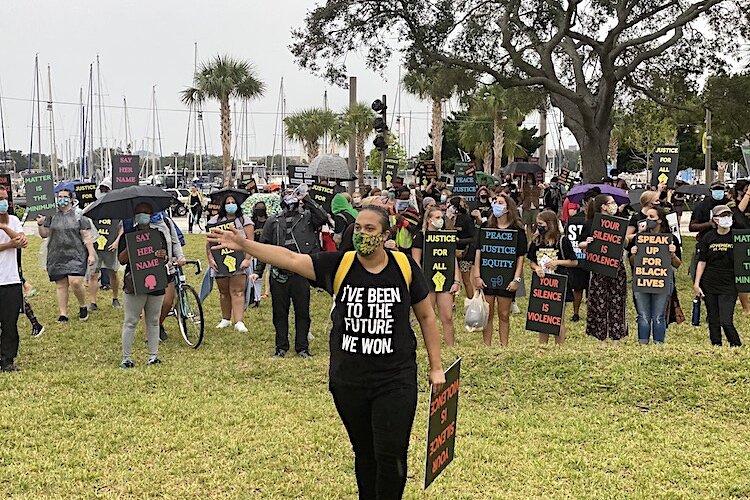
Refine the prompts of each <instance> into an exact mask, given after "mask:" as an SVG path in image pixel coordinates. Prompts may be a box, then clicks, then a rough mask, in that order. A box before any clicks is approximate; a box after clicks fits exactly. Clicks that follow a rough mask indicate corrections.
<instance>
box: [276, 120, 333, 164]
mask: <svg viewBox="0 0 750 500" xmlns="http://www.w3.org/2000/svg"><path fill="white" fill-rule="evenodd" d="M284 124H285V125H286V136H287V138H288V139H291V140H293V141H299V142H301V143H302V144H303V145H304V147H305V151H306V153H307V156H308V159H309V160H312V159H313V158H315V157H316V156H318V153H319V150H320V148H319V145H318V141H320V139H322V138H323V137H324V136H325V135H326V134H331V135H335V134H336V129H337V127H338V119H337V117H336V114H335V113H334V112H333V111H330V110H326V109H321V108H310V109H305V110H302V111H299V112H297V113H293V114H291V115H289V116H287V117H285V118H284Z"/></svg>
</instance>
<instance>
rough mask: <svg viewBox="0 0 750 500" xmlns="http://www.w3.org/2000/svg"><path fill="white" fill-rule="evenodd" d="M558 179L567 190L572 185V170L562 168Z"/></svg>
mask: <svg viewBox="0 0 750 500" xmlns="http://www.w3.org/2000/svg"><path fill="white" fill-rule="evenodd" d="M557 178H558V180H559V181H560V184H562V185H563V186H565V187H566V188H567V187H568V186H569V185H570V169H569V168H561V169H560V174H559V175H558V176H557Z"/></svg>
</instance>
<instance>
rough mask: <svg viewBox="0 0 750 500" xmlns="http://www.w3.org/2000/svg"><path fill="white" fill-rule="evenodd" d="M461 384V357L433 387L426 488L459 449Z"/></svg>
mask: <svg viewBox="0 0 750 500" xmlns="http://www.w3.org/2000/svg"><path fill="white" fill-rule="evenodd" d="M460 386H461V358H458V359H457V360H456V361H455V362H454V363H453V364H452V365H451V367H450V368H448V369H447V370H446V371H445V384H443V387H442V388H441V389H440V390H439V391H437V392H432V391H430V406H429V411H428V415H429V416H430V417H429V419H428V421H427V460H426V461H425V471H424V488H425V489H427V487H428V486H429V485H430V484H432V482H433V481H434V480H435V478H436V477H438V476H439V475H440V474H441V473H442V472H443V471H444V470H445V468H446V467H448V464H450V463H451V462H452V461H453V457H454V456H455V449H456V419H457V418H458V390H459V388H460Z"/></svg>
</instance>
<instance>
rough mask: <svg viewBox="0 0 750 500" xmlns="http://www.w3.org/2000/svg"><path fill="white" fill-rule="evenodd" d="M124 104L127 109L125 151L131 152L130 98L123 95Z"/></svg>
mask: <svg viewBox="0 0 750 500" xmlns="http://www.w3.org/2000/svg"><path fill="white" fill-rule="evenodd" d="M122 105H123V109H124V110H125V152H126V153H127V154H130V150H131V146H130V118H129V117H128V99H127V98H126V97H125V96H122Z"/></svg>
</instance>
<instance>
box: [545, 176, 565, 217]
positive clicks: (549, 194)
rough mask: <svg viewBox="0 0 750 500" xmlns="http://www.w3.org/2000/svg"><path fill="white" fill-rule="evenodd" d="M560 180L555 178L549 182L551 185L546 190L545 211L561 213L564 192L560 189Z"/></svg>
mask: <svg viewBox="0 0 750 500" xmlns="http://www.w3.org/2000/svg"><path fill="white" fill-rule="evenodd" d="M559 182H560V180H559V179H558V178H557V177H553V178H552V179H550V181H549V185H548V186H547V187H545V188H544V209H545V210H552V211H553V212H555V213H559V212H560V205H562V199H563V196H562V190H561V189H560V184H559Z"/></svg>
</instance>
